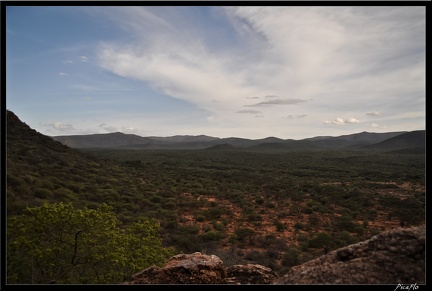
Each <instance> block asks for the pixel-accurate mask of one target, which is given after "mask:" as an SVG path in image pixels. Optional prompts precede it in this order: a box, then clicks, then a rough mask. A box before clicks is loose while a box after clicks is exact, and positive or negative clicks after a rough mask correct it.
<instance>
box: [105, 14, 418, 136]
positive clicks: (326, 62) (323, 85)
mask: <svg viewBox="0 0 432 291" xmlns="http://www.w3.org/2000/svg"><path fill="white" fill-rule="evenodd" d="M212 9H217V10H219V12H220V13H219V14H217V15H223V16H222V17H221V18H215V19H213V21H215V22H217V21H222V20H223V21H225V20H226V19H228V20H229V22H228V24H229V25H230V27H228V28H225V27H222V26H221V29H222V28H223V29H226V31H229V30H231V31H234V33H233V34H232V35H231V37H230V38H229V37H226V38H224V37H219V38H218V41H217V43H218V49H215V48H214V46H213V45H214V42H215V41H214V40H213V41H211V36H212V35H213V34H212V33H216V32H217V30H216V29H213V28H212V27H209V26H206V29H207V30H206V31H204V30H201V27H199V26H197V25H196V22H195V21H194V19H193V18H187V17H184V18H183V16H184V15H185V14H184V13H185V11H186V10H185V9H180V8H179V9H178V10H176V8H174V7H173V8H167V9H158V8H152V7H139V8H137V7H121V8H119V9H117V10H116V11H115V13H112V11H111V12H110V10H109V9H106V10H105V12H106V15H109V18H110V19H111V20H114V21H115V23H117V24H119V26H120V27H121V28H123V29H124V31H125V33H128V34H129V37H130V39H131V41H129V42H128V43H120V42H119V43H115V42H106V43H104V44H102V45H101V46H100V49H99V51H98V64H99V65H100V66H101V67H102V68H104V69H106V70H108V71H110V72H113V73H114V74H117V75H119V76H122V77H126V78H130V79H134V80H140V81H143V82H144V83H145V84H150V85H151V86H152V87H153V88H154V89H155V90H157V91H159V92H162V93H163V94H166V95H169V96H172V97H174V98H177V99H182V100H185V101H186V102H189V103H191V104H194V105H196V106H198V107H200V108H203V109H205V110H207V111H208V112H210V115H209V118H208V120H207V122H208V123H207V124H206V125H208V126H218V127H219V128H222V127H230V128H236V127H238V128H242V126H250V124H251V123H250V120H249V116H248V115H247V114H236V113H246V112H245V111H243V112H242V107H243V108H244V106H248V107H260V109H261V108H262V111H263V115H260V116H266V118H264V119H263V120H265V121H266V123H262V125H260V126H262V127H261V128H262V130H263V131H272V130H275V128H278V130H279V131H280V133H281V134H282V133H285V135H288V134H289V133H290V132H293V131H294V130H298V131H299V132H304V128H306V127H308V128H310V127H312V126H315V127H316V126H319V125H320V124H322V122H321V121H322V120H325V117H324V118H323V114H324V113H323V112H326V114H327V115H329V114H337V112H338V111H339V112H341V111H344V112H350V111H351V110H352V108H356V110H357V113H358V112H367V110H369V109H368V108H385V110H386V115H387V116H391V115H392V114H391V113H389V109H388V107H389V106H393V109H392V110H394V113H393V116H394V115H397V114H401V112H400V111H402V110H405V111H406V112H407V113H409V112H418V108H419V106H422V105H421V104H422V102H423V100H424V99H425V97H424V96H425V89H424V85H425V70H424V60H425V56H424V48H425V36H424V33H425V29H424V22H425V20H424V17H423V16H425V12H424V9H422V8H421V7H367V6H366V7H355V6H354V7H352V6H337V7H319V6H317V7H299V6H288V7H271V6H262V7H250V6H241V7H234V6H230V7H214V8H212ZM224 13H225V14H224ZM189 19H190V21H189ZM225 24H226V23H223V25H225ZM221 25H222V23H221ZM222 35H223V34H219V35H218V36H222ZM257 96H264V97H257ZM280 96H282V97H280ZM286 96H288V97H289V98H287V97H286ZM412 96H415V97H414V98H415V100H413V97H412ZM252 99H255V100H257V101H259V100H263V101H261V102H255V103H254V102H253V101H252V102H249V104H247V103H248V102H245V100H249V101H250V100H252ZM307 100H314V102H308V101H307ZM215 101H217V102H215ZM245 104H246V105H245ZM419 104H420V105H419ZM277 105H296V106H295V107H296V109H297V110H298V109H301V111H302V112H305V113H307V115H308V116H309V117H308V118H307V119H306V118H303V119H301V120H300V118H299V122H298V126H296V129H294V128H289V129H288V128H286V127H285V125H284V124H283V123H280V119H281V118H290V117H289V116H291V117H293V118H294V117H296V116H300V115H299V114H296V112H295V110H294V109H292V107H294V106H277ZM282 107H284V108H283V109H282ZM298 107H299V108H298ZM287 108H288V109H289V110H292V113H291V111H289V112H287ZM397 111H399V112H397ZM379 114H380V113H379V112H370V113H367V115H369V116H379ZM240 116H242V117H243V119H242V118H241V117H240ZM287 116H288V117H287ZM330 116H331V115H330ZM296 118H298V117H296ZM325 123H326V124H336V125H345V124H361V122H360V121H359V120H358V119H356V118H354V117H349V118H346V119H342V118H339V117H338V118H336V119H334V120H332V121H325ZM240 132H242V131H240Z"/></svg>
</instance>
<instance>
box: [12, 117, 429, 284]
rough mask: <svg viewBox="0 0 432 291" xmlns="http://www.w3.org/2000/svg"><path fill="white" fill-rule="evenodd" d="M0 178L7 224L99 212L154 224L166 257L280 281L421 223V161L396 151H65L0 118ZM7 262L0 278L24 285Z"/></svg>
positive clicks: (125, 224) (128, 222)
mask: <svg viewBox="0 0 432 291" xmlns="http://www.w3.org/2000/svg"><path fill="white" fill-rule="evenodd" d="M8 114H9V113H8ZM6 182H7V189H6V190H7V218H8V223H9V220H11V221H12V218H13V217H21V215H28V213H27V210H26V209H27V207H29V208H30V209H33V208H36V209H37V207H42V206H43V205H44V204H45V203H50V204H58V203H60V202H63V203H72V205H73V206H74V208H75V209H87V210H88V211H90V210H95V211H99V209H100V207H101V205H103V204H106V205H107V206H109V207H111V209H112V212H113V213H114V215H115V217H116V218H117V219H118V220H119V221H121V222H122V224H121V229H124V230H125V231H126V229H129V227H130V226H132V225H134V224H135V223H140V222H142V221H157V222H158V223H159V225H160V229H159V235H160V237H161V239H162V241H161V247H163V248H168V247H172V248H173V249H174V253H176V254H177V253H192V252H196V251H201V252H204V251H205V252H206V253H211V254H215V255H218V254H220V255H221V258H222V257H223V258H227V259H228V260H229V264H241V263H245V262H248V263H250V262H254V263H257V264H262V265H265V266H268V267H271V268H273V269H274V270H275V271H278V272H280V273H283V272H284V271H286V270H287V268H289V267H290V266H293V265H296V264H301V263H303V262H305V261H307V260H310V259H313V258H315V257H317V256H319V255H322V254H324V253H325V252H327V251H330V250H332V249H335V248H338V247H342V246H345V245H348V244H351V243H355V242H359V241H362V240H365V239H368V238H370V237H371V236H373V235H375V234H377V233H378V232H380V231H383V230H387V229H390V228H395V227H399V226H401V225H403V226H410V225H419V224H423V223H424V219H425V154H424V153H417V152H416V153H411V152H406V151H405V152H403V153H402V152H388V153H384V152H372V151H358V150H356V151H348V150H337V151H336V150H335V151H310V150H309V151H300V150H298V151H282V150H280V151H269V150H246V149H243V150H242V149H229V150H223V149H219V150H99V149H86V150H84V149H83V150H73V149H70V148H68V147H65V146H63V145H62V144H60V143H58V142H55V141H53V140H52V139H50V138H49V137H46V136H42V135H40V134H38V133H37V132H35V131H34V130H32V129H30V128H28V127H27V126H25V125H23V124H20V123H19V122H9V119H8V140H7V177H6ZM9 230H10V229H9V228H8V231H9ZM70 234H72V232H71V233H70ZM16 235H17V234H14V235H12V233H11V234H9V233H8V237H7V243H8V248H9V247H12V246H10V244H11V243H12V241H13V240H14V238H15V237H16ZM328 238H330V243H329V239H328ZM41 243H42V242H41ZM42 247H43V246H41V248H40V249H41V250H42ZM42 252H43V251H42ZM11 254H13V252H8V258H7V259H8V273H9V274H8V281H13V282H18V280H24V279H23V278H24V277H23V276H27V277H26V279H25V280H24V281H23V282H30V279H29V277H28V273H26V274H24V273H23V274H20V272H23V270H24V266H25V268H27V267H28V264H29V263H28V262H22V261H20V260H21V259H18V258H16V257H14V256H11ZM9 256H10V257H9ZM107 258H108V257H107ZM162 262H163V260H161V261H160V262H159V263H162ZM59 264H60V262H59ZM21 265H22V268H21V267H20V266H21ZM53 268H54V267H53ZM57 268H58V266H57ZM62 268H64V267H63V266H62ZM134 270H135V269H134ZM57 271H58V269H57ZM47 272H48V271H47ZM50 272H51V271H50ZM83 272H84V271H83ZM88 272H89V271H88V270H85V273H88ZM130 272H132V270H130ZM12 274H13V276H12ZM17 274H18V275H17ZM119 274H122V276H123V275H124V274H125V272H124V271H123V270H121V271H119ZM87 275H88V276H90V273H88V274H87ZM87 275H86V276H87ZM14 276H15V277H14ZM16 276H18V277H16ZM107 276H111V277H110V278H109V280H114V279H115V275H114V273H110V275H107ZM116 278H117V277H116ZM106 279H107V280H108V277H107V278H106ZM38 280H42V279H40V278H39V279H38ZM88 280H90V279H88ZM33 282H36V280H33ZM56 282H57V283H58V282H60V281H59V280H57V281H56ZM83 282H84V281H83ZM87 282H90V281H87Z"/></svg>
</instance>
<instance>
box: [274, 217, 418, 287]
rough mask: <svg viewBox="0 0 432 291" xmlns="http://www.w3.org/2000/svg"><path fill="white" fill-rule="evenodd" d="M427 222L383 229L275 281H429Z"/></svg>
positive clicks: (337, 282)
mask: <svg viewBox="0 0 432 291" xmlns="http://www.w3.org/2000/svg"><path fill="white" fill-rule="evenodd" d="M425 236H426V229H425V226H424V225H423V226H420V227H413V228H402V229H396V230H390V231H385V232H382V233H380V234H378V235H376V236H374V237H372V238H371V239H369V240H366V241H364V242H360V243H357V244H353V245H350V246H347V247H344V248H341V249H338V250H334V251H331V252H329V253H328V254H327V255H324V256H322V257H320V258H317V259H315V260H311V261H309V262H306V263H304V264H302V265H299V266H295V267H293V268H291V270H290V271H289V272H288V273H287V274H285V275H284V276H282V277H280V278H278V279H276V280H275V281H274V282H273V284H415V283H417V284H425V276H426V273H425V269H426V268H425V267H426V266H425Z"/></svg>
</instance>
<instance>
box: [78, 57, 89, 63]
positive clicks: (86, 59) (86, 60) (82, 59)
mask: <svg viewBox="0 0 432 291" xmlns="http://www.w3.org/2000/svg"><path fill="white" fill-rule="evenodd" d="M79 58H80V60H81V62H84V63H86V62H88V58H87V57H86V56H80V57H79Z"/></svg>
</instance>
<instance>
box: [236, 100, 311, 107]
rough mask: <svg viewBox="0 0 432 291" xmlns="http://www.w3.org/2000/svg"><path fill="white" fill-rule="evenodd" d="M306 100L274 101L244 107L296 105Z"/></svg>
mask: <svg viewBox="0 0 432 291" xmlns="http://www.w3.org/2000/svg"><path fill="white" fill-rule="evenodd" d="M305 102H307V101H306V100H301V99H274V100H269V101H263V102H259V103H256V104H250V105H244V106H247V107H257V106H266V105H297V104H300V103H305Z"/></svg>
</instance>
